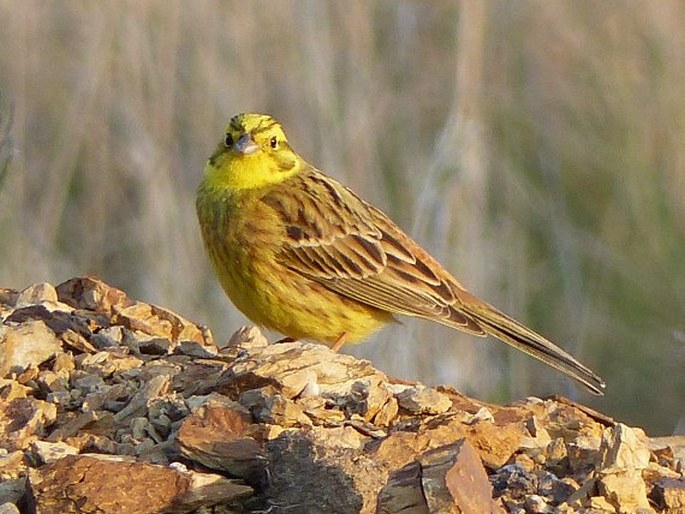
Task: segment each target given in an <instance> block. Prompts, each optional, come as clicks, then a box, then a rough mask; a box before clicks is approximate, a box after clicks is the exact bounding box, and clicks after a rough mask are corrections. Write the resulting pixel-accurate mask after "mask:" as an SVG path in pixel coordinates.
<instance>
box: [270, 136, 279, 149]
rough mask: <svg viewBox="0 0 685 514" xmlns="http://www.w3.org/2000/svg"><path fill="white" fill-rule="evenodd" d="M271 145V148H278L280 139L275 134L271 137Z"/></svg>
mask: <svg viewBox="0 0 685 514" xmlns="http://www.w3.org/2000/svg"><path fill="white" fill-rule="evenodd" d="M269 145H270V146H271V148H273V149H274V150H275V149H276V148H278V139H277V138H276V136H274V137H272V138H271V140H270V141H269Z"/></svg>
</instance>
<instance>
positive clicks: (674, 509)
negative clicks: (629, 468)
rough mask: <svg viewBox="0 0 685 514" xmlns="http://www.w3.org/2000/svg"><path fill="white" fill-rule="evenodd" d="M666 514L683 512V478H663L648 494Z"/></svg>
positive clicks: (684, 492)
mask: <svg viewBox="0 0 685 514" xmlns="http://www.w3.org/2000/svg"><path fill="white" fill-rule="evenodd" d="M650 496H651V497H652V499H654V501H655V502H656V504H657V506H658V507H659V508H660V509H663V510H664V512H666V513H668V514H685V478H683V477H682V476H681V477H680V478H677V479H676V478H663V479H661V480H659V482H657V484H656V485H655V486H654V490H653V491H652V494H651V495H650Z"/></svg>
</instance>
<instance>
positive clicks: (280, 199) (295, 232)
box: [197, 114, 604, 394]
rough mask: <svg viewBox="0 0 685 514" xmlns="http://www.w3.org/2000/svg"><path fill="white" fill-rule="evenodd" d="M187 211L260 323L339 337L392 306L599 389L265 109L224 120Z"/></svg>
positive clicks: (228, 284) (227, 282)
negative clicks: (325, 168) (320, 163)
mask: <svg viewBox="0 0 685 514" xmlns="http://www.w3.org/2000/svg"><path fill="white" fill-rule="evenodd" d="M197 215H198V219H199V221H200V227H201V229H202V237H203V239H204V243H205V247H206V249H207V252H208V253H209V257H210V259H211V261H212V264H213V266H214V270H215V271H216V274H217V275H218V277H219V280H220V281H221V285H222V286H223V288H224V289H225V291H226V293H227V294H228V296H229V298H230V299H231V300H232V301H233V303H234V304H235V305H236V306H237V307H238V309H240V310H241V311H242V312H243V313H244V314H245V315H246V316H248V317H249V318H250V319H252V321H254V322H255V323H257V324H259V325H262V326H264V327H267V328H270V329H274V330H276V331H278V332H281V333H282V334H284V335H286V336H288V337H291V338H295V339H300V338H304V339H313V340H316V341H320V342H324V343H328V344H332V345H333V346H334V347H336V348H339V347H340V346H341V345H342V343H343V342H345V341H347V342H358V341H361V340H363V339H364V338H365V337H367V336H368V335H369V334H371V333H372V332H374V331H375V330H377V329H379V328H381V327H382V326H383V325H385V324H387V323H389V322H391V321H393V319H394V318H393V317H394V315H396V314H403V315H406V316H418V317H421V318H426V319H430V320H433V321H437V322H438V323H442V324H444V325H447V326H450V327H452V328H456V329H459V330H464V331H466V332H470V333H472V334H475V335H479V336H484V335H486V334H491V335H493V336H495V337H497V338H498V339H501V340H502V341H504V342H505V343H508V344H510V345H512V346H514V347H516V348H518V349H519V350H522V351H524V352H526V353H527V354H529V355H532V356H533V357H536V358H538V359H540V360H541V361H543V362H545V363H547V364H549V365H550V366H552V367H554V368H556V369H557V370H559V371H561V372H562V373H565V374H566V375H568V376H570V377H572V378H574V379H576V380H577V381H579V382H581V383H582V384H584V385H585V386H586V387H587V388H588V389H589V390H590V391H592V392H593V393H596V394H602V388H604V382H603V381H602V379H601V378H600V377H598V376H597V375H595V374H594V373H593V372H592V371H591V370H590V369H588V368H587V367H586V366H584V365H583V364H581V363H580V362H578V361H577V360H576V359H575V358H573V357H572V356H571V355H569V354H568V353H566V352H565V351H564V350H562V349H561V348H559V347H557V346H556V345H554V344H553V343H552V342H550V341H548V340H547V339H545V338H544V337H542V336H541V335H539V334H537V333H536V332H533V331H532V330H530V329H529V328H526V327H525V326H523V325H522V324H520V323H519V322H517V321H515V320H514V319H512V318H510V317H509V316H507V315H506V314H503V313H502V312H500V311H498V310H497V309H495V308H494V307H492V306H491V305H489V304H487V303H486V302H484V301H482V300H480V299H479V298H477V297H475V296H474V295H472V294H471V293H470V292H469V291H467V290H466V289H465V288H464V287H463V286H462V285H461V284H460V283H459V282H458V281H457V280H456V279H455V278H454V277H452V275H450V273H448V272H447V271H446V270H445V269H444V268H443V267H442V266H441V265H440V264H439V263H438V262H437V261H436V260H435V259H434V258H432V257H431V256H430V255H428V253H427V252H426V251H425V250H424V249H423V248H421V246H419V245H418V244H417V243H416V242H415V241H414V240H412V239H411V238H410V237H409V236H407V235H406V234H405V233H404V232H403V231H402V230H401V229H400V228H399V227H398V226H397V225H395V223H393V222H392V220H391V219H390V218H389V217H388V216H387V215H385V214H384V213H383V212H381V211H380V210H379V209H377V208H376V207H374V206H372V205H370V204H368V203H366V202H365V201H364V200H362V199H361V198H359V197H358V196H357V195H356V194H355V193H354V192H352V191H351V190H350V189H348V188H346V187H345V186H343V185H341V184H340V183H338V182H336V181H335V180H333V179H331V178H330V177H327V176H326V175H324V174H323V173H321V172H320V171H319V170H317V169H316V168H314V166H312V165H310V164H308V163H307V162H305V161H304V159H302V158H301V157H300V156H299V155H298V154H297V153H295V152H294V151H293V150H292V149H291V148H290V146H289V145H288V141H287V139H286V137H285V133H284V132H283V129H282V128H281V126H280V125H279V124H278V123H277V122H276V121H275V120H274V119H273V118H271V117H270V116H266V115H263V114H239V115H237V116H235V117H233V118H232V119H231V121H230V123H229V124H228V126H227V127H226V133H225V135H224V137H223V140H222V141H221V142H220V143H219V146H218V147H217V148H216V150H215V151H214V153H213V154H212V156H211V157H210V158H209V160H208V161H207V164H206V166H205V170H204V179H203V181H202V183H201V184H200V187H199V188H198V192H197Z"/></svg>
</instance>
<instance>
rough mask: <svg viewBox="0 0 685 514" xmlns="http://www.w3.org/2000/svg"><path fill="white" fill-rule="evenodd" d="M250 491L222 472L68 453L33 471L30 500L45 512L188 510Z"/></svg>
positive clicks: (142, 513) (122, 513)
mask: <svg viewBox="0 0 685 514" xmlns="http://www.w3.org/2000/svg"><path fill="white" fill-rule="evenodd" d="M123 491H125V492H126V494H122V492H123ZM251 492H252V489H251V488H250V487H247V486H245V485H243V484H241V483H239V482H235V481H230V480H226V479H224V478H223V477H218V476H215V477H214V478H213V479H212V478H211V477H208V476H204V477H203V478H201V479H196V478H194V476H193V475H191V474H190V473H183V472H179V471H177V470H175V469H173V468H168V467H164V466H157V465H153V464H147V463H142V462H131V461H128V460H126V459H111V458H108V459H105V458H102V457H101V456H90V455H80V456H70V457H64V458H63V459H60V460H58V461H56V462H54V463H52V464H48V465H46V466H43V467H41V468H39V469H35V470H31V473H30V493H31V498H30V501H31V503H32V504H33V508H34V509H35V510H36V511H37V512H41V513H45V514H50V513H55V514H57V513H59V514H63V513H65V514H66V513H81V512H100V513H102V514H107V513H119V514H126V513H137V514H145V513H150V514H153V513H157V512H162V511H164V512H183V511H185V512H187V511H189V510H193V509H197V508H199V507H202V506H211V505H215V504H217V503H223V504H227V503H232V502H237V501H238V500H240V499H244V498H245V497H246V496H249V495H250V494H251Z"/></svg>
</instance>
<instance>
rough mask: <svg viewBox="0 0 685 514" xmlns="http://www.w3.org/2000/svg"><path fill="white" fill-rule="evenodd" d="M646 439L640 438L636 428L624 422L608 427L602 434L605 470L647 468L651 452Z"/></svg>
mask: <svg viewBox="0 0 685 514" xmlns="http://www.w3.org/2000/svg"><path fill="white" fill-rule="evenodd" d="M645 439H646V438H644V439H640V438H639V437H638V435H637V433H636V431H635V430H633V429H632V428H630V427H628V426H626V425H624V424H622V423H619V424H617V425H616V426H615V427H609V428H607V429H606V430H605V431H604V434H602V446H601V450H602V452H603V455H604V457H603V459H602V467H603V468H604V469H605V470H607V468H610V469H616V470H627V469H633V470H641V469H644V468H646V467H647V465H648V464H649V458H650V452H649V448H648V447H647V443H646V440H645Z"/></svg>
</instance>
